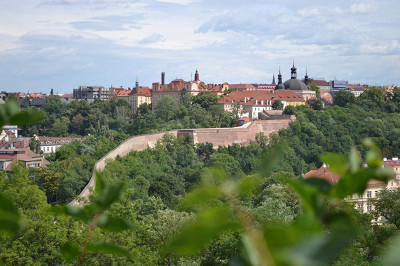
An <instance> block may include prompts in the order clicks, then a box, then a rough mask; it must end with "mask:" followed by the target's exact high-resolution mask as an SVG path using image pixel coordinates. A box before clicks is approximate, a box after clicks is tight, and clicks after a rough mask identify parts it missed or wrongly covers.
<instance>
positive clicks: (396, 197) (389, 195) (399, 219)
mask: <svg viewBox="0 0 400 266" xmlns="http://www.w3.org/2000/svg"><path fill="white" fill-rule="evenodd" d="M370 201H371V204H372V205H373V206H374V210H373V211H372V212H371V214H372V216H373V217H374V219H375V220H380V221H381V222H382V223H385V224H392V225H394V226H396V228H397V229H400V193H399V190H398V189H396V190H382V191H380V192H379V196H378V197H377V198H374V199H371V200H370Z"/></svg>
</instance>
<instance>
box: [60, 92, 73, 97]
mask: <svg viewBox="0 0 400 266" xmlns="http://www.w3.org/2000/svg"><path fill="white" fill-rule="evenodd" d="M62 97H63V98H72V97H74V94H73V93H71V94H64V95H63V96H62Z"/></svg>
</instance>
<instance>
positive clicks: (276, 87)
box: [275, 67, 285, 90]
mask: <svg viewBox="0 0 400 266" xmlns="http://www.w3.org/2000/svg"><path fill="white" fill-rule="evenodd" d="M284 89H285V86H284V85H283V84H282V74H281V67H279V74H278V84H277V85H276V86H275V90H284Z"/></svg>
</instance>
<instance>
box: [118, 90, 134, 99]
mask: <svg viewBox="0 0 400 266" xmlns="http://www.w3.org/2000/svg"><path fill="white" fill-rule="evenodd" d="M131 92H132V90H124V89H122V90H117V91H115V93H116V96H117V97H128V96H129V94H130V93H131Z"/></svg>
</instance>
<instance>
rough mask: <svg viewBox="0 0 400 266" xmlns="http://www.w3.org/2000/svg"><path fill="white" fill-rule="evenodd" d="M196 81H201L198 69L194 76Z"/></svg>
mask: <svg viewBox="0 0 400 266" xmlns="http://www.w3.org/2000/svg"><path fill="white" fill-rule="evenodd" d="M194 81H200V75H199V71H197V69H196V73H195V74H194Z"/></svg>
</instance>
